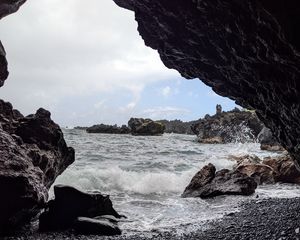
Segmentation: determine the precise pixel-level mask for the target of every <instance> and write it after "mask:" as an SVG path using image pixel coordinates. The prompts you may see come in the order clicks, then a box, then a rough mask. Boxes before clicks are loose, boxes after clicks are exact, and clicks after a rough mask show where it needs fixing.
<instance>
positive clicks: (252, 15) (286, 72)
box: [0, 0, 300, 231]
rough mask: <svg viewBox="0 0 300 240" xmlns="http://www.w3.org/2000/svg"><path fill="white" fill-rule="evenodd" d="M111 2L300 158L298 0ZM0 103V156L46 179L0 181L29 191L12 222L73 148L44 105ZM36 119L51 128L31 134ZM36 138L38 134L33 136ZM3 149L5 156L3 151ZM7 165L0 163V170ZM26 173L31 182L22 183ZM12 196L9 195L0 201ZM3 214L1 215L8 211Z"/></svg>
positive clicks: (3, 63)
mask: <svg viewBox="0 0 300 240" xmlns="http://www.w3.org/2000/svg"><path fill="white" fill-rule="evenodd" d="M25 2H26V0H14V1H8V0H4V1H1V2H0V18H3V17H5V16H7V15H9V14H12V13H14V12H15V11H17V10H18V9H19V7H20V6H21V5H22V4H24V3H25ZM114 2H116V4H118V5H119V6H120V7H122V8H126V9H128V10H131V11H134V12H135V19H136V21H137V22H138V31H139V33H140V35H141V37H142V38H143V40H144V42H145V45H146V46H149V47H151V48H153V49H155V50H157V51H158V53H159V55H160V58H161V60H162V62H163V63H164V64H165V66H166V67H167V68H171V69H175V70H177V71H178V72H179V73H180V74H181V75H182V76H183V77H184V78H186V79H198V80H199V79H200V80H201V81H203V82H204V83H205V84H207V85H208V86H210V87H212V89H213V90H214V91H215V92H216V93H217V94H219V95H221V96H224V97H228V98H230V99H232V100H234V101H235V102H236V103H237V104H238V105H241V106H243V107H245V108H249V109H254V110H255V111H256V114H257V115H258V117H259V118H260V119H261V120H262V121H263V122H264V124H265V125H266V126H267V127H269V128H270V129H271V130H272V132H273V134H274V136H275V137H276V138H277V140H278V141H279V142H280V143H281V144H282V146H283V147H284V148H285V149H286V150H287V151H288V152H289V153H290V155H291V156H292V157H293V158H294V161H295V163H297V164H300V121H299V116H300V79H299V76H300V33H299V31H298V28H299V27H298V24H299V23H300V14H299V12H300V3H299V1H297V0H290V1H286V2H283V1H275V2H274V1H269V0H259V1H250V0H247V1H228V0H226V1H221V0H215V1H205V0H188V1H187V0H174V1H170V0H114ZM224 9H225V11H224ZM5 55H6V53H5V49H4V47H3V45H2V44H1V43H0V87H1V86H3V85H4V84H5V80H6V79H7V77H8V70H7V65H8V62H7V60H6V57H5ZM0 109H1V113H2V114H3V115H4V116H5V117H3V118H2V119H0V120H1V123H2V127H1V128H0V137H1V140H2V142H1V144H2V148H3V146H5V147H8V148H7V149H8V150H9V151H7V152H6V153H5V154H7V155H5V157H7V158H9V157H10V154H11V152H14V151H15V150H14V149H18V151H19V152H17V153H16V152H14V154H16V155H17V157H19V158H25V159H27V162H25V163H24V164H23V165H22V164H21V165H20V164H18V163H16V162H12V163H11V165H10V166H9V168H10V169H13V170H18V169H22V168H28V164H29V162H31V159H34V162H35V163H34V165H40V166H41V169H43V173H34V174H37V176H40V175H41V174H45V175H46V176H47V178H46V180H44V181H45V182H44V184H39V183H38V182H39V181H40V179H39V178H37V179H36V178H33V179H32V178H31V175H30V174H31V172H29V175H26V174H28V172H26V174H24V175H23V176H20V178H17V179H14V181H16V182H12V181H10V180H9V177H11V176H8V178H4V179H3V180H1V184H3V186H2V185H1V188H3V189H8V188H10V186H11V185H12V186H15V185H16V186H19V188H18V189H17V190H18V191H17V194H20V195H25V196H27V199H28V202H25V203H24V202H22V201H23V198H22V199H21V200H20V201H19V202H18V204H19V206H18V207H19V209H17V212H20V211H21V209H22V208H23V207H24V206H25V207H28V206H29V208H30V211H29V212H28V214H26V216H22V217H21V216H19V215H18V217H20V218H15V219H14V220H15V221H16V222H9V223H8V224H17V223H18V222H19V221H22V220H23V218H24V217H25V218H30V217H31V216H33V215H35V214H36V212H37V208H36V206H38V205H40V204H43V203H44V202H45V201H46V199H47V197H48V196H47V192H48V189H49V187H50V186H51V184H52V183H53V182H54V180H55V177H56V176H57V175H59V174H60V173H61V172H62V171H64V170H65V169H66V168H67V166H68V165H70V164H71V163H72V162H73V161H74V150H73V149H72V148H68V147H67V146H66V144H65V142H64V140H63V137H62V134H61V131H60V130H59V127H58V126H57V125H56V124H55V123H53V122H52V121H51V119H50V113H49V112H47V111H46V110H44V109H39V110H38V111H37V112H36V114H34V115H32V116H30V117H26V118H25V120H24V118H23V116H21V115H20V113H19V112H18V111H17V110H14V109H13V108H12V106H11V105H10V104H9V103H5V102H4V101H3V102H1V104H0ZM20 119H22V120H20ZM36 123H38V124H39V126H41V129H42V130H43V131H44V130H45V128H50V129H51V131H47V130H45V132H43V133H44V136H47V137H46V138H45V139H43V138H44V137H43V136H37V135H36V132H38V131H40V129H35V130H36V131H34V130H33V131H32V126H35V124H36ZM20 136H21V139H20ZM41 139H42V140H43V141H41V142H39V141H40V140H41ZM24 142H25V144H26V145H27V146H30V145H31V149H30V151H29V152H26V151H27V150H24V149H23V148H22V149H19V147H18V145H22V144H24ZM51 145H52V146H53V145H54V146H55V149H52V148H51ZM36 146H37V147H36ZM44 151H50V152H51V154H50V155H51V156H52V158H50V159H49V158H48V157H47V156H45V155H44V154H43V153H44ZM2 153H3V156H4V151H3V152H2ZM60 159H63V161H60ZM30 164H31V163H30ZM30 164H29V165H30ZM51 164H52V165H53V164H54V165H56V166H57V168H56V171H55V172H53V171H50V170H49V169H48V166H49V165H51ZM6 170H7V168H3V169H2V170H1V171H6ZM48 170H49V171H48ZM30 171H31V170H30ZM26 177H28V178H29V181H30V183H29V184H28V185H26V186H25V187H24V185H23V184H24V178H26ZM41 178H42V177H41ZM25 181H26V180H25ZM37 183H38V184H37ZM28 186H30V188H27V187H28ZM37 189H38V192H39V194H38V195H36V190H37ZM15 197H16V196H9V197H8V198H7V199H6V201H7V202H6V203H5V204H4V206H5V205H6V204H7V203H8V202H9V201H12V199H15ZM2 206H3V204H2ZM1 210H2V211H3V212H5V211H6V212H5V214H6V215H10V214H12V213H11V212H10V211H15V210H14V209H13V210H11V209H5V207H4V208H3V209H1ZM5 214H4V215H3V216H4V220H3V219H2V221H5V217H7V216H6V215H5ZM13 214H15V212H13ZM1 223H2V222H1V220H0V224H1ZM5 224H7V223H5ZM6 226H7V225H6ZM0 231H1V228H0Z"/></svg>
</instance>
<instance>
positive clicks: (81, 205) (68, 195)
mask: <svg viewBox="0 0 300 240" xmlns="http://www.w3.org/2000/svg"><path fill="white" fill-rule="evenodd" d="M54 195H55V199H54V200H50V201H49V202H48V204H47V208H46V210H45V211H44V212H43V213H42V214H41V216H40V222H39V229H40V231H57V230H66V229H68V228H73V227H74V225H73V224H74V221H75V220H76V219H77V218H78V217H87V218H94V217H97V216H101V215H112V216H114V217H116V218H120V217H121V215H119V214H118V213H117V212H116V211H115V210H114V208H113V206H112V202H111V200H110V199H109V196H104V195H102V194H101V193H84V192H81V191H79V190H77V189H75V188H73V187H70V186H64V185H56V186H54Z"/></svg>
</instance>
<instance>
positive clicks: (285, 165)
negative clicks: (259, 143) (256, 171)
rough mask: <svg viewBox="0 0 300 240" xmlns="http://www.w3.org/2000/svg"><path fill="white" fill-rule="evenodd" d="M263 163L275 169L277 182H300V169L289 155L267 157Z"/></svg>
mask: <svg viewBox="0 0 300 240" xmlns="http://www.w3.org/2000/svg"><path fill="white" fill-rule="evenodd" d="M262 163H263V164H265V165H268V166H270V167H271V168H272V169H273V170H274V171H275V173H276V181H277V182H283V183H296V184H300V171H299V169H298V168H297V166H296V164H295V162H294V161H293V159H292V158H291V157H290V156H289V155H285V156H280V157H267V158H264V160H263V162H262Z"/></svg>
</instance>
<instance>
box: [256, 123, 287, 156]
mask: <svg viewBox="0 0 300 240" xmlns="http://www.w3.org/2000/svg"><path fill="white" fill-rule="evenodd" d="M257 138H258V141H259V142H260V149H261V150H267V151H285V149H284V148H283V147H282V146H281V145H280V144H279V142H278V141H277V140H276V139H275V137H274V136H273V134H272V132H271V130H270V129H269V128H266V127H264V128H263V129H262V130H261V132H260V133H259V134H258V137H257Z"/></svg>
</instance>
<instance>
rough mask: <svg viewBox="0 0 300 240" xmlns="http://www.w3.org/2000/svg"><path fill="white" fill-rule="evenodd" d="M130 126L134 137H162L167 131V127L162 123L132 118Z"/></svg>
mask: <svg viewBox="0 0 300 240" xmlns="http://www.w3.org/2000/svg"><path fill="white" fill-rule="evenodd" d="M128 126H129V127H130V129H131V133H132V134H133V135H161V134H163V133H164V131H165V126H164V125H163V124H162V123H160V122H155V121H153V120H151V119H143V118H130V120H129V121H128Z"/></svg>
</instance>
